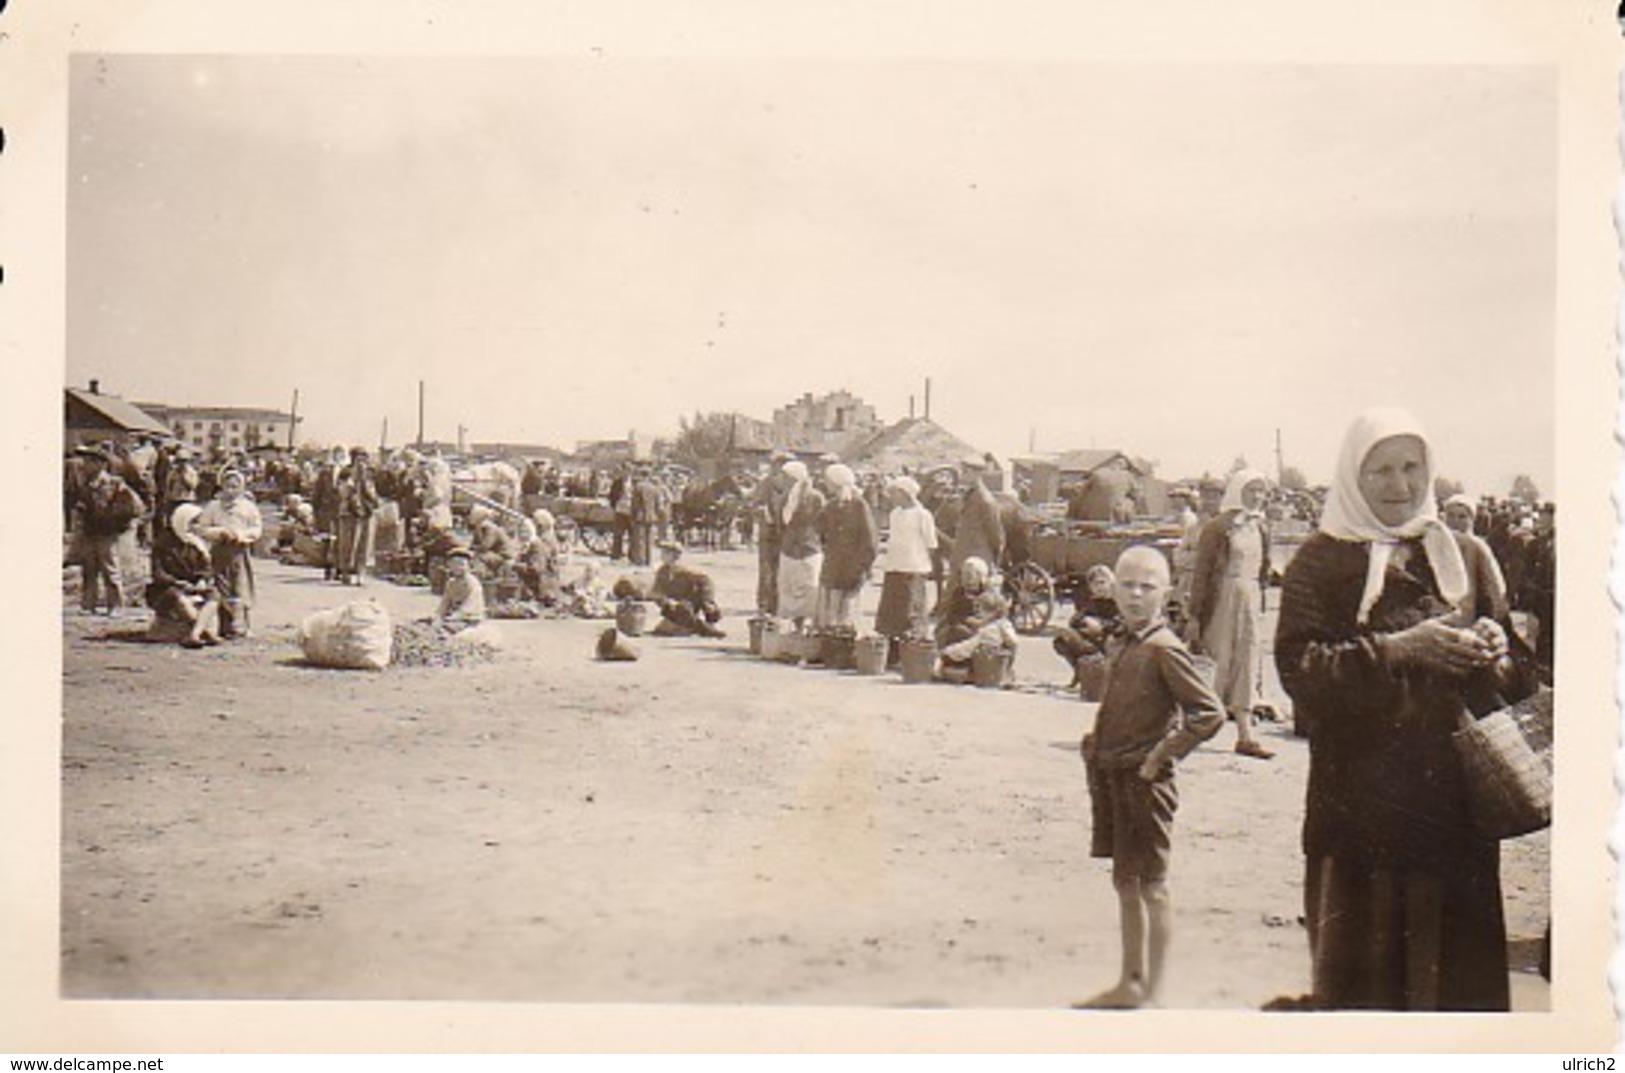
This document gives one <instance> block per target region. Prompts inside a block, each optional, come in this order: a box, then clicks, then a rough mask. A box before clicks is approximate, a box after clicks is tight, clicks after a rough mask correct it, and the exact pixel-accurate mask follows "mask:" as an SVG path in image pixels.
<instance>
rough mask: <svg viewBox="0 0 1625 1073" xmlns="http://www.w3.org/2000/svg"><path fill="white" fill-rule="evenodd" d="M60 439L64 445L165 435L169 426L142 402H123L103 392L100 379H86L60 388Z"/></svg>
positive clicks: (166, 435) (167, 435)
mask: <svg viewBox="0 0 1625 1073" xmlns="http://www.w3.org/2000/svg"><path fill="white" fill-rule="evenodd" d="M63 407H64V413H63V441H64V444H65V446H66V447H67V448H68V449H70V450H71V449H73V448H75V447H79V446H81V445H83V444H87V443H101V442H102V441H103V440H127V439H134V438H137V437H142V436H151V437H159V438H167V437H169V436H170V435H171V434H172V433H171V431H170V429H169V427H168V426H167V425H166V424H165V423H164V422H163V421H161V420H159V419H158V418H157V417H156V416H155V415H153V414H151V413H149V412H148V411H147V409H146V408H145V407H143V406H137V405H136V404H135V403H133V402H126V401H125V400H124V399H121V398H119V397H118V396H117V395H104V394H102V391H101V382H100V381H97V380H92V381H90V386H89V387H87V388H75V387H70V388H66V389H64V400H63Z"/></svg>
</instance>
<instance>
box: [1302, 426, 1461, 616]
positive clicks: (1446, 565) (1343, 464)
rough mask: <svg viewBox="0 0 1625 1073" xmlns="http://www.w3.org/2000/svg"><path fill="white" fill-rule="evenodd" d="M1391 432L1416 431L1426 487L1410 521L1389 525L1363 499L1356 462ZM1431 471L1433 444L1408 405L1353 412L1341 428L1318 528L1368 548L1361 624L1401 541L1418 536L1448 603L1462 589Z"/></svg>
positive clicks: (1406, 433)
mask: <svg viewBox="0 0 1625 1073" xmlns="http://www.w3.org/2000/svg"><path fill="white" fill-rule="evenodd" d="M1395 436H1415V437H1416V438H1417V439H1418V440H1420V441H1422V455H1423V458H1424V460H1425V463H1426V467H1427V473H1426V476H1425V479H1426V481H1427V492H1426V493H1425V494H1424V495H1423V497H1422V505H1421V507H1419V508H1418V509H1417V511H1416V513H1415V514H1414V515H1413V516H1412V517H1411V518H1410V520H1409V521H1407V522H1405V523H1404V524H1402V525H1395V526H1389V525H1384V524H1383V523H1382V521H1381V520H1380V519H1378V518H1377V515H1376V512H1375V511H1373V510H1372V509H1371V504H1369V503H1367V502H1366V500H1365V496H1364V494H1362V493H1361V491H1360V467H1361V466H1363V465H1364V464H1365V459H1366V456H1367V455H1369V454H1370V453H1371V449H1372V448H1374V447H1376V446H1377V444H1379V443H1381V442H1382V441H1383V440H1386V439H1391V438H1393V437H1395ZM1433 475H1434V462H1433V448H1432V446H1431V445H1430V444H1429V443H1428V438H1427V433H1426V432H1424V431H1423V430H1422V425H1421V422H1419V421H1417V420H1416V418H1415V417H1413V416H1412V415H1411V414H1410V413H1409V411H1406V410H1401V409H1398V408H1396V407H1378V408H1377V409H1373V410H1367V411H1366V412H1365V413H1363V414H1361V415H1360V416H1359V417H1357V418H1355V419H1354V422H1353V424H1351V425H1349V428H1348V431H1347V432H1345V433H1344V434H1343V446H1342V449H1341V450H1340V451H1339V453H1338V456H1337V473H1336V475H1335V476H1334V477H1333V478H1332V487H1331V493H1330V494H1329V495H1328V496H1327V498H1326V509H1325V510H1324V511H1322V512H1321V516H1320V531H1321V532H1323V533H1325V534H1326V535H1327V536H1331V537H1336V538H1337V539H1338V540H1349V541H1360V542H1362V543H1364V544H1366V545H1367V547H1368V548H1369V549H1370V559H1369V560H1368V563H1367V565H1366V573H1365V589H1364V591H1363V592H1361V594H1360V611H1359V616H1358V621H1359V622H1360V623H1361V624H1362V625H1363V624H1364V623H1365V621H1366V617H1367V616H1368V615H1369V614H1370V613H1371V608H1372V607H1374V606H1375V605H1376V603H1377V599H1378V597H1380V596H1381V595H1382V587H1383V585H1384V583H1385V582H1386V580H1387V576H1388V561H1389V559H1390V558H1392V556H1393V553H1394V548H1396V547H1398V546H1399V544H1400V542H1401V541H1405V540H1414V539H1416V538H1418V537H1420V538H1421V540H1422V549H1423V551H1425V552H1426V553H1427V557H1428V565H1429V566H1431V567H1432V568H1433V576H1434V579H1435V580H1437V581H1438V583H1439V595H1441V596H1443V597H1444V598H1445V600H1446V601H1447V602H1448V603H1450V604H1451V606H1456V605H1458V604H1460V603H1461V601H1462V600H1463V599H1464V598H1465V597H1466V595H1467V590H1468V582H1467V568H1466V567H1465V566H1464V565H1463V564H1462V561H1461V549H1460V548H1458V547H1457V546H1456V538H1455V537H1454V536H1453V535H1452V534H1451V532H1450V530H1449V529H1448V528H1446V527H1445V524H1444V523H1443V522H1441V521H1440V520H1439V510H1438V507H1437V506H1436V505H1435V504H1434V502H1433Z"/></svg>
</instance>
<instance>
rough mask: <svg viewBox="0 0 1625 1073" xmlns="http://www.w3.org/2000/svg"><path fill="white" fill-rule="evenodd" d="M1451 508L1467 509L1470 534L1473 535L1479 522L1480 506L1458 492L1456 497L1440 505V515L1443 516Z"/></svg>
mask: <svg viewBox="0 0 1625 1073" xmlns="http://www.w3.org/2000/svg"><path fill="white" fill-rule="evenodd" d="M1450 507H1465V508H1466V510H1467V532H1468V533H1472V532H1473V531H1474V530H1475V529H1476V528H1477V524H1476V523H1477V521H1478V506H1477V505H1476V504H1474V503H1473V501H1472V500H1471V499H1469V498H1467V496H1466V494H1465V493H1462V492H1457V493H1456V494H1455V495H1453V496H1451V497H1450V498H1449V499H1447V500H1445V501H1444V502H1443V503H1442V504H1440V506H1439V514H1440V515H1441V516H1442V515H1443V514H1444V512H1445V511H1446V510H1447V509H1449V508H1450Z"/></svg>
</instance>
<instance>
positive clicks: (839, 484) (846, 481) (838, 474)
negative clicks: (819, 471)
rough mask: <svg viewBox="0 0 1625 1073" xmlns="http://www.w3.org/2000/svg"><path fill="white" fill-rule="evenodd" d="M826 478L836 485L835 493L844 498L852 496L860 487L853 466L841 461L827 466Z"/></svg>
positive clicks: (825, 470) (832, 484)
mask: <svg viewBox="0 0 1625 1073" xmlns="http://www.w3.org/2000/svg"><path fill="white" fill-rule="evenodd" d="M824 480H826V481H828V482H829V483H830V484H831V486H833V487H834V489H835V494H836V495H837V496H839V497H840V498H842V499H845V498H847V497H848V496H850V495H851V494H852V493H853V492H854V491H856V489H857V487H858V477H857V474H855V473H853V472H852V467H851V466H847V465H843V464H842V463H840V462H831V463H830V464H829V465H828V466H827V467H825V469H824Z"/></svg>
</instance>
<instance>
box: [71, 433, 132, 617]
mask: <svg viewBox="0 0 1625 1073" xmlns="http://www.w3.org/2000/svg"><path fill="white" fill-rule="evenodd" d="M74 454H75V455H76V456H77V457H78V458H79V460H80V462H79V466H80V484H79V488H78V503H77V507H78V510H77V514H78V518H79V535H78V553H79V567H80V571H81V582H80V590H79V606H80V607H81V608H82V609H83V610H85V611H87V612H90V613H92V614H94V613H95V612H96V611H97V610H99V608H100V606H101V591H102V589H103V588H104V587H105V588H106V590H107V610H108V613H109V614H117V613H119V612H120V611H122V610H123V608H124V604H125V595H124V580H123V574H122V572H121V571H120V569H119V542H120V540H121V539H123V537H124V535H125V534H126V533H127V532H129V531H130V529H131V527H132V526H134V525H135V523H136V521H137V520H138V519H139V518H140V517H141V515H142V513H143V511H144V510H145V505H144V504H143V503H142V502H141V497H140V496H139V495H137V494H136V492H135V490H134V489H133V488H131V487H130V486H129V485H128V484H127V483H125V481H124V479H123V478H121V477H119V476H118V475H117V474H115V473H114V472H113V471H112V464H113V460H112V459H111V458H110V457H108V455H107V453H106V452H104V451H102V450H99V449H97V448H94V447H81V448H78V449H77V450H76V451H75V452H74Z"/></svg>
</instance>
